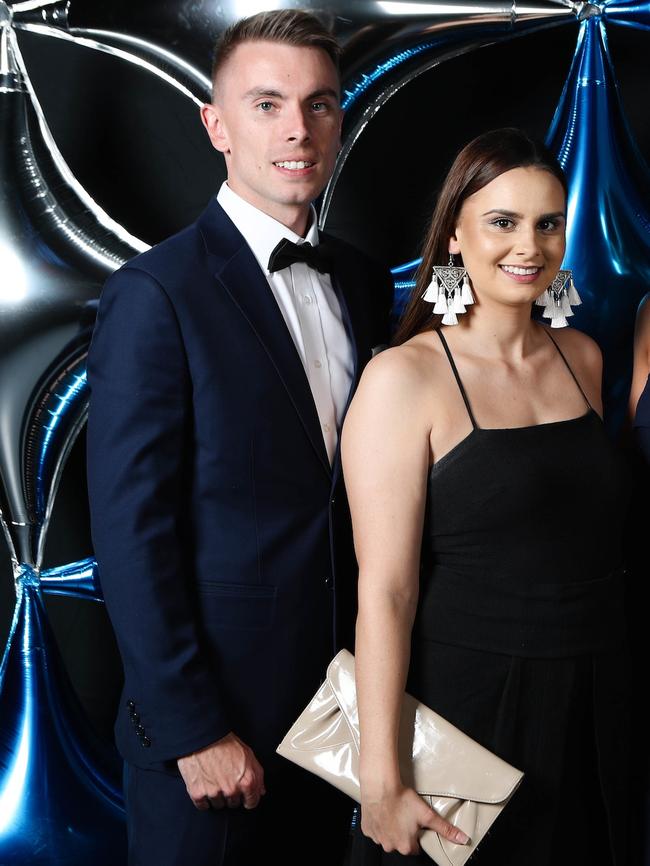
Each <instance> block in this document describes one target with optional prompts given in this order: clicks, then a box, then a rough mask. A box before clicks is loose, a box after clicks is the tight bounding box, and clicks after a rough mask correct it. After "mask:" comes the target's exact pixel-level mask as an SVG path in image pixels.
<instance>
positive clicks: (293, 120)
mask: <svg viewBox="0 0 650 866" xmlns="http://www.w3.org/2000/svg"><path fill="white" fill-rule="evenodd" d="M286 122H287V125H286V136H287V141H308V140H309V138H310V130H309V123H308V119H307V116H306V112H305V110H304V108H303V107H302V106H295V107H293V108H290V109H289V111H288V112H287V116H286Z"/></svg>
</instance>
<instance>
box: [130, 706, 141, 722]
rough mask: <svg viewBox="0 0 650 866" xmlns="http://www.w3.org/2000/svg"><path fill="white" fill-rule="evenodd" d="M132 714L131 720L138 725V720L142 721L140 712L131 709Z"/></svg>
mask: <svg viewBox="0 0 650 866" xmlns="http://www.w3.org/2000/svg"><path fill="white" fill-rule="evenodd" d="M130 715H131V721H132V722H133V724H134V725H137V724H138V722H139V721H140V714H139V713H136V712H134V711H133V710H131V713H130Z"/></svg>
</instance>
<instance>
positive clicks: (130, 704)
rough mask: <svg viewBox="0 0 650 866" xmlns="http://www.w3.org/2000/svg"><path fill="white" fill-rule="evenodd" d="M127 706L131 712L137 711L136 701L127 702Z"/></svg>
mask: <svg viewBox="0 0 650 866" xmlns="http://www.w3.org/2000/svg"><path fill="white" fill-rule="evenodd" d="M126 705H127V707H128V708H129V709H130V710H135V701H127V702H126Z"/></svg>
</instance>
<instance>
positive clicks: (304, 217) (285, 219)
mask: <svg viewBox="0 0 650 866" xmlns="http://www.w3.org/2000/svg"><path fill="white" fill-rule="evenodd" d="M227 184H228V186H229V187H230V189H231V190H232V191H233V192H234V193H235V194H236V195H238V196H239V197H240V198H241V199H243V200H244V201H245V202H247V203H248V204H250V205H252V207H254V208H257V210H259V211H261V212H262V213H265V214H266V215H267V216H270V217H271V218H272V219H274V220H277V221H278V222H279V223H282V225H283V226H286V227H287V228H288V229H291V231H292V232H294V234H297V235H299V236H300V237H301V238H304V237H305V235H306V234H307V230H308V229H309V221H310V219H311V204H310V203H309V202H308V203H307V204H301V205H287V206H284V207H283V206H282V205H280V204H276V203H275V202H271V201H267V200H266V199H259V198H257V197H256V196H253V195H251V194H250V193H249V191H248V190H246V189H244V190H241V189H239V188H238V187H237V186H233V184H232V182H231V181H230V180H228V181H227Z"/></svg>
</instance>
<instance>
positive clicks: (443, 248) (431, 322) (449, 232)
mask: <svg viewBox="0 0 650 866" xmlns="http://www.w3.org/2000/svg"><path fill="white" fill-rule="evenodd" d="M528 166H534V167H536V168H539V169H542V170H543V171H548V172H550V173H551V174H552V175H553V176H554V177H556V178H557V179H558V180H559V181H560V183H561V184H562V187H563V189H564V195H565V198H566V196H567V194H568V189H567V181H566V177H565V175H564V172H563V171H562V169H561V167H560V164H559V163H558V161H557V160H556V158H555V157H554V156H553V154H552V153H551V152H550V150H549V149H548V148H547V147H546V146H545V145H544V144H542V143H541V142H539V141H534V140H533V139H531V138H529V137H528V136H527V135H526V133H525V132H523V131H522V130H520V129H515V128H514V127H507V128H505V129H494V130H492V131H491V132H485V133H483V135H479V136H478V138H475V139H474V140H473V141H470V143H469V144H467V145H466V146H465V147H464V148H463V149H462V150H461V152H460V153H459V154H458V156H457V157H456V159H455V160H454V163H453V165H452V167H451V168H450V169H449V174H448V175H447V177H446V178H445V182H444V183H443V186H442V189H441V191H440V195H439V196H438V202H437V204H436V207H435V210H434V212H433V216H432V217H431V223H430V225H429V229H428V231H427V233H426V237H425V240H424V244H423V247H422V262H421V264H420V266H419V268H418V270H417V274H416V278H415V279H416V283H415V288H414V289H413V293H412V294H411V297H410V299H409V301H408V303H407V305H406V308H405V310H404V313H403V314H402V317H401V319H400V322H399V324H398V326H397V330H396V332H395V336H394V337H393V345H394V346H399V345H400V344H401V343H405V342H406V341H407V340H409V339H410V338H411V337H413V336H415V334H420V333H421V332H422V331H424V330H426V329H428V328H433V329H435V328H439V327H440V322H441V321H442V316H438V315H434V314H433V312H432V310H433V305H432V304H430V303H429V302H428V301H423V300H422V295H423V294H424V292H425V290H426V287H427V286H428V285H429V283H430V282H431V272H432V268H433V266H434V265H445V264H447V261H448V259H449V239H450V238H451V237H452V236H453V235H454V233H455V230H456V226H457V224H458V217H459V215H460V209H461V207H462V205H463V202H464V201H465V199H466V198H469V196H470V195H473V194H474V193H475V192H478V191H479V190H480V189H482V188H483V187H484V186H487V184H488V183H490V181H492V180H494V178H495V177H498V176H499V175H500V174H503V173H504V172H506V171H510V170H511V169H513V168H526V167H528ZM459 259H460V264H462V256H457V257H456V259H455V261H456V264H458V263H459V262H458V260H459Z"/></svg>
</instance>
